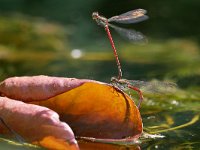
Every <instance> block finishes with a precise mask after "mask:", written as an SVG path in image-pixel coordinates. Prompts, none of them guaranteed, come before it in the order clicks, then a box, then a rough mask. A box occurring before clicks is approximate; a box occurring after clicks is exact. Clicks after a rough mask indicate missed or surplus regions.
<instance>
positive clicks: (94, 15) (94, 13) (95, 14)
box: [92, 12, 99, 20]
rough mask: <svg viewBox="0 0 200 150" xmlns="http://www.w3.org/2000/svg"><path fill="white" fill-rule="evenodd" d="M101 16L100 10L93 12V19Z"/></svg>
mask: <svg viewBox="0 0 200 150" xmlns="http://www.w3.org/2000/svg"><path fill="white" fill-rule="evenodd" d="M98 16H99V13H98V12H93V13H92V19H94V20H96V19H97V18H98Z"/></svg>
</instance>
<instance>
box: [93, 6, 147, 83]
mask: <svg viewBox="0 0 200 150" xmlns="http://www.w3.org/2000/svg"><path fill="white" fill-rule="evenodd" d="M146 13H147V11H146V10H144V9H136V10H131V11H129V12H126V13H123V14H121V15H118V16H114V17H111V18H109V19H107V18H105V17H103V16H100V15H99V14H98V12H93V13H92V18H93V19H94V20H95V21H96V22H97V24H98V25H100V26H103V27H104V28H105V30H106V32H107V35H108V38H109V40H110V43H111V46H112V49H113V52H114V56H115V59H116V63H117V67H118V80H119V79H121V78H122V70H121V64H120V61H119V57H118V54H117V50H116V48H115V44H114V41H113V39H112V36H111V33H110V29H109V26H110V27H112V28H114V29H115V30H116V31H117V32H118V33H119V34H121V35H122V36H123V37H126V38H128V39H129V40H131V41H143V40H146V38H145V36H143V34H142V33H140V32H137V31H135V30H128V29H123V28H120V27H117V26H114V25H111V24H110V22H116V23H123V24H131V23H138V22H141V21H144V20H146V19H148V16H146V15H145V14H146Z"/></svg>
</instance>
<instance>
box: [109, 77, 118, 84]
mask: <svg viewBox="0 0 200 150" xmlns="http://www.w3.org/2000/svg"><path fill="white" fill-rule="evenodd" d="M110 81H111V82H112V83H113V82H117V81H118V79H117V77H111V79H110Z"/></svg>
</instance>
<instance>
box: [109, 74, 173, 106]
mask: <svg viewBox="0 0 200 150" xmlns="http://www.w3.org/2000/svg"><path fill="white" fill-rule="evenodd" d="M111 83H112V85H113V86H114V87H115V88H117V89H119V90H122V91H126V90H128V89H132V90H134V91H136V92H138V95H139V103H138V108H140V106H141V103H142V101H143V94H142V92H141V89H142V88H143V89H144V90H145V91H149V92H153V93H162V92H169V91H172V89H174V88H176V87H177V85H176V84H175V83H173V82H162V81H157V80H155V81H151V82H148V81H140V80H127V79H118V78H116V77H112V78H111Z"/></svg>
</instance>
